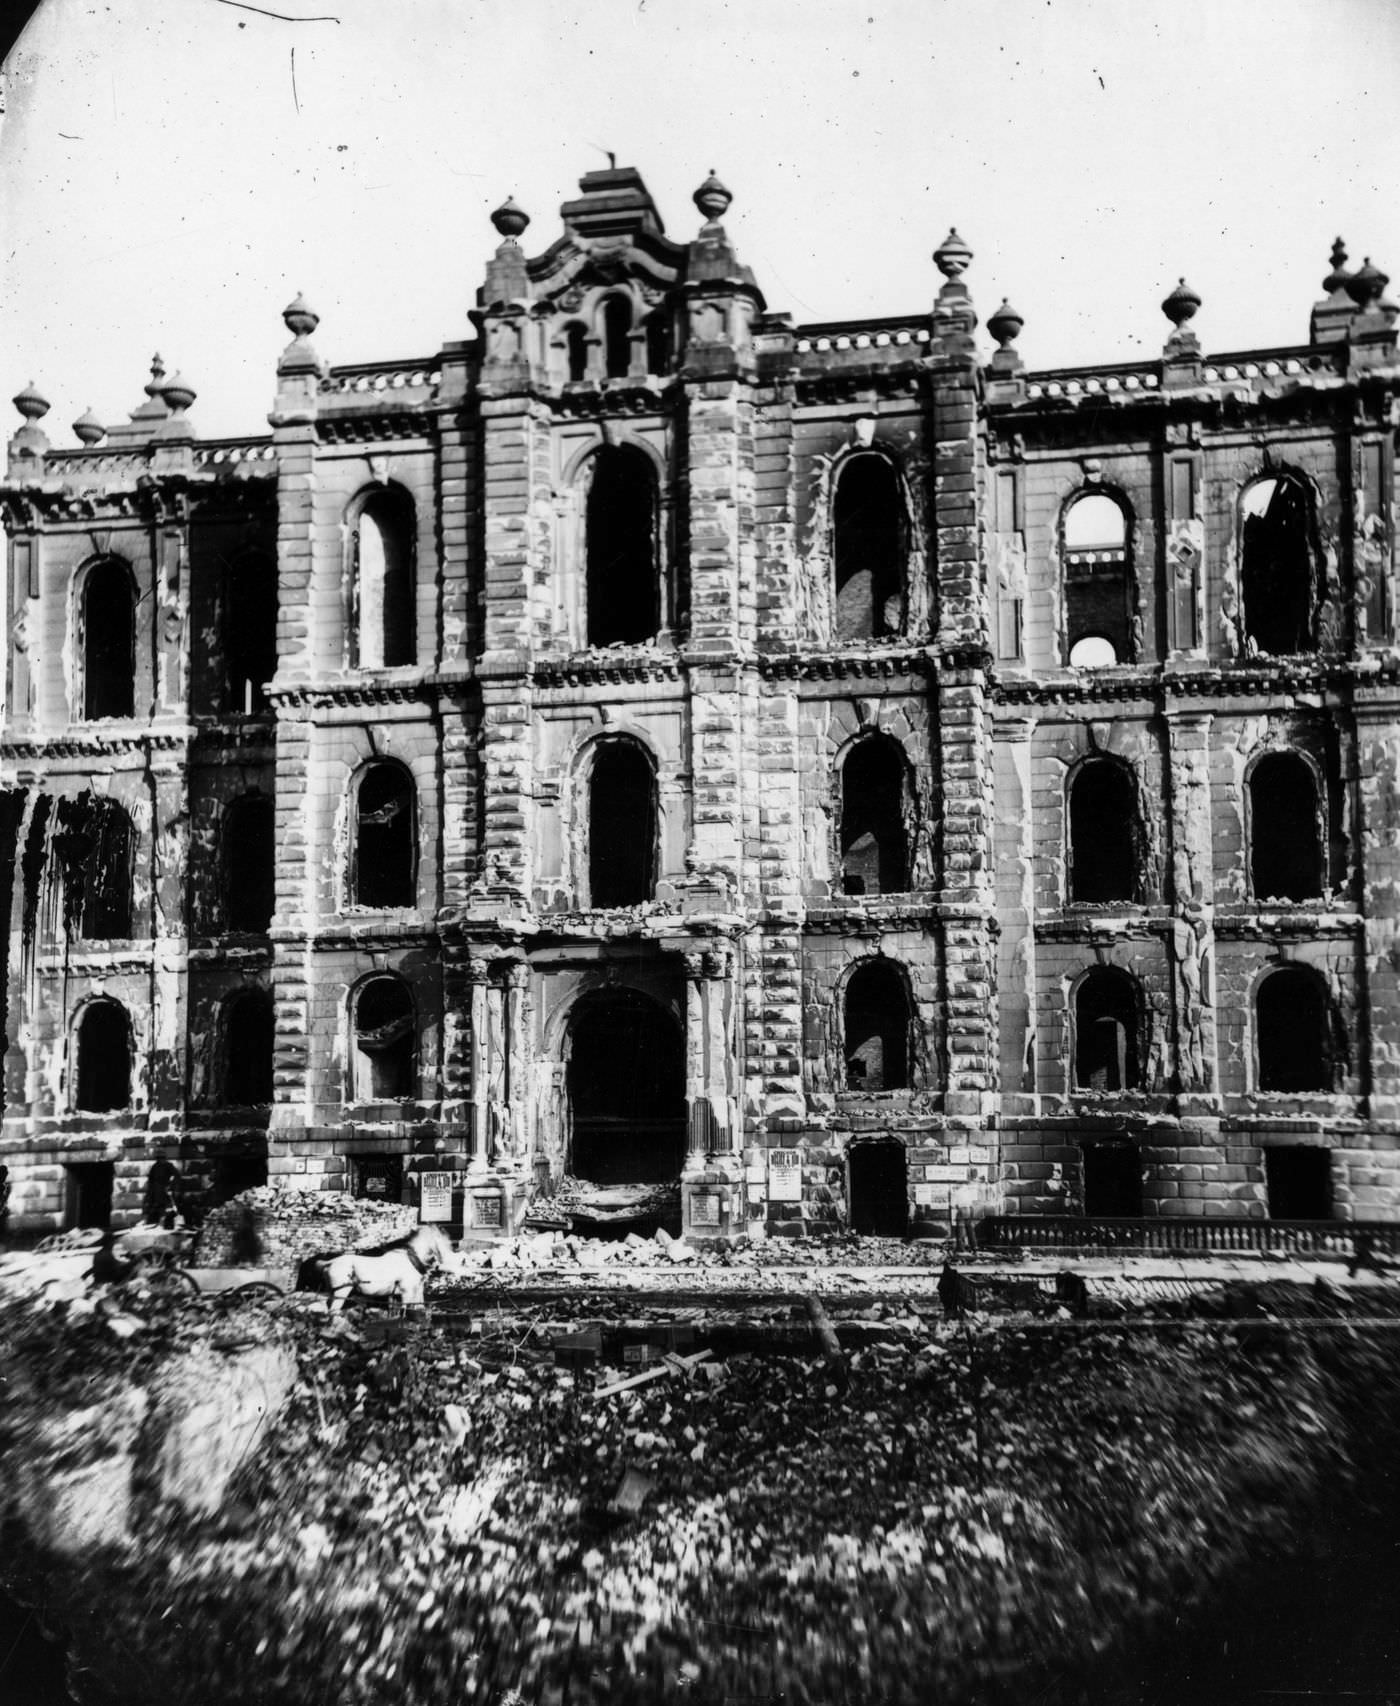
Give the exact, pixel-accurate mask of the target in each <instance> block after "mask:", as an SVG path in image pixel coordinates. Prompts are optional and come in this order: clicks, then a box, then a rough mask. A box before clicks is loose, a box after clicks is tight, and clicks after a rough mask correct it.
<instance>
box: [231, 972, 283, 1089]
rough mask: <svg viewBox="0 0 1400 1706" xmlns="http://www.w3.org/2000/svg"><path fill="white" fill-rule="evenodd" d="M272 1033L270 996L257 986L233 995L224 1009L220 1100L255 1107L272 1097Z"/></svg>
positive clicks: (273, 1038) (273, 1040)
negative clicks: (222, 1072) (222, 1075)
mask: <svg viewBox="0 0 1400 1706" xmlns="http://www.w3.org/2000/svg"><path fill="white" fill-rule="evenodd" d="M274 1047H275V1034H274V1027H273V1018H272V997H271V996H270V995H269V994H268V993H267V992H266V991H265V990H261V989H250V990H247V991H245V992H244V993H243V994H241V995H236V996H234V998H233V999H232V1000H231V1001H230V1002H229V1003H228V1005H227V1007H226V1008H225V1009H224V1104H225V1106H227V1107H231V1108H259V1107H264V1106H266V1105H267V1104H269V1103H270V1102H271V1101H272V1099H273V1078H272V1064H273V1052H274Z"/></svg>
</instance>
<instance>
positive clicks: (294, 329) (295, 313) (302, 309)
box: [282, 291, 321, 338]
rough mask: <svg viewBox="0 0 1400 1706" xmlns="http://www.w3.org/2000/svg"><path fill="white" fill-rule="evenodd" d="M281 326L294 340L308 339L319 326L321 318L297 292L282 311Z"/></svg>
mask: <svg viewBox="0 0 1400 1706" xmlns="http://www.w3.org/2000/svg"><path fill="white" fill-rule="evenodd" d="M282 324H283V325H284V326H285V327H286V328H287V330H288V331H289V332H290V333H291V334H292V336H293V337H294V338H309V337H310V336H311V334H312V333H313V332H314V331H315V330H316V328H317V326H319V325H320V324H321V316H320V315H319V314H318V313H317V312H316V310H315V309H314V308H313V307H312V306H311V304H310V303H309V302H308V301H307V300H306V298H305V297H304V296H303V295H302V293H301V292H300V291H298V292H297V293H296V295H295V296H294V297H293V298H292V300H291V301H290V302H289V303H288V304H287V306H286V307H285V308H284V309H283V310H282Z"/></svg>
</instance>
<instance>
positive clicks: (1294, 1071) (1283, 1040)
mask: <svg viewBox="0 0 1400 1706" xmlns="http://www.w3.org/2000/svg"><path fill="white" fill-rule="evenodd" d="M1331 1007H1332V1004H1331V1002H1330V1001H1329V1000H1328V996H1327V988H1326V985H1325V984H1324V983H1323V981H1322V979H1321V978H1320V977H1319V976H1318V974H1317V973H1316V972H1315V971H1313V970H1311V969H1310V968H1309V967H1307V966H1282V967H1280V968H1279V970H1278V971H1273V972H1270V973H1269V975H1268V976H1267V977H1266V978H1265V979H1264V980H1263V981H1262V982H1261V983H1260V985H1259V989H1258V992H1257V994H1256V995H1255V998H1254V1016H1255V1024H1256V1027H1257V1041H1258V1047H1259V1088H1260V1089H1261V1090H1281V1091H1286V1092H1291V1093H1293V1094H1295V1095H1297V1094H1306V1093H1308V1092H1310V1091H1322V1092H1324V1093H1325V1092H1327V1091H1330V1090H1331V1089H1332V1088H1333V1084H1334V1081H1335V1077H1336V1068H1337V1064H1338V1058H1337V1057H1338V1053H1339V1051H1338V1049H1337V1047H1336V1039H1335V1038H1334V1036H1333V1021H1332V1010H1331Z"/></svg>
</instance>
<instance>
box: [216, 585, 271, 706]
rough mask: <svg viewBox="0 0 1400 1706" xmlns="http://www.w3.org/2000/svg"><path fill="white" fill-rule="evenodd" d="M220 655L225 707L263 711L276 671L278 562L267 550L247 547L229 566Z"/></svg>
mask: <svg viewBox="0 0 1400 1706" xmlns="http://www.w3.org/2000/svg"><path fill="white" fill-rule="evenodd" d="M224 659H225V668H226V670H227V674H228V708H229V710H230V711H233V712H234V713H235V714H236V713H238V712H243V713H245V714H247V713H251V712H254V711H265V710H266V709H267V683H268V682H269V681H271V680H272V678H273V676H274V675H276V673H277V564H276V562H275V560H274V559H273V558H272V557H270V556H269V555H268V553H267V552H266V551H247V552H245V553H244V554H243V555H242V556H241V557H239V558H237V559H236V560H235V562H234V563H233V565H232V567H231V568H230V569H229V574H228V583H227V594H226V603H225V607H224Z"/></svg>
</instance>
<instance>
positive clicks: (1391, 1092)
mask: <svg viewBox="0 0 1400 1706" xmlns="http://www.w3.org/2000/svg"><path fill="white" fill-rule="evenodd" d="M1357 693H1358V701H1360V700H1361V697H1362V694H1363V693H1364V695H1365V702H1364V703H1363V702H1358V704H1357V706H1356V748H1357V775H1358V780H1359V784H1360V791H1361V810H1360V820H1361V821H1360V826H1359V827H1360V833H1359V835H1358V837H1357V840H1358V844H1359V847H1360V857H1359V864H1360V867H1361V869H1360V879H1361V897H1360V898H1361V912H1362V915H1363V921H1364V922H1363V937H1362V949H1363V951H1362V956H1361V985H1362V987H1361V996H1362V999H1361V1001H1360V1003H1359V1006H1360V1010H1361V1011H1362V1012H1363V1013H1366V1014H1368V1015H1369V1020H1370V1031H1369V1038H1368V1041H1369V1045H1370V1047H1369V1065H1370V1071H1369V1075H1368V1083H1367V1113H1368V1115H1369V1117H1370V1118H1371V1119H1372V1120H1375V1121H1377V1122H1378V1123H1380V1122H1385V1123H1386V1124H1388V1125H1389V1126H1390V1127H1391V1131H1392V1133H1393V1132H1394V1130H1395V1124H1396V1122H1397V1121H1400V732H1398V731H1400V704H1397V702H1396V698H1395V695H1394V690H1393V689H1386V688H1373V689H1361V688H1358V690H1357ZM1390 1141H1391V1142H1393V1141H1394V1139H1393V1136H1392V1138H1391V1139H1390Z"/></svg>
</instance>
